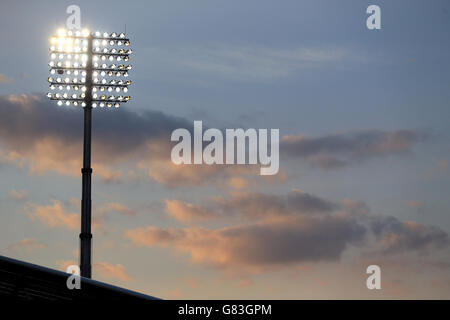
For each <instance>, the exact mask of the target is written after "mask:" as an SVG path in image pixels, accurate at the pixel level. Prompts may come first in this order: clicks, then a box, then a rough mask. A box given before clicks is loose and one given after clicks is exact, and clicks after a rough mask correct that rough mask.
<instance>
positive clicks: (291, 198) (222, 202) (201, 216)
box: [165, 189, 339, 224]
mask: <svg viewBox="0 0 450 320" xmlns="http://www.w3.org/2000/svg"><path fill="white" fill-rule="evenodd" d="M165 202H166V212H167V214H168V215H169V216H171V217H173V218H175V219H177V220H179V221H180V222H184V223H188V224H192V223H194V222H201V221H207V220H211V219H213V218H229V217H233V216H239V217H241V218H242V217H244V218H246V219H248V220H261V219H266V218H269V217H270V218H272V219H277V218H280V217H285V216H289V215H301V214H314V213H329V212H332V211H334V210H335V209H337V208H339V204H337V203H334V202H332V201H328V200H325V199H322V198H319V197H317V196H314V195H311V194H309V193H306V192H302V191H300V190H297V189H294V190H293V191H291V192H290V193H288V194H287V195H273V194H264V193H258V192H244V191H241V192H234V193H232V196H231V197H230V198H223V197H214V198H212V199H209V200H207V201H204V202H203V203H202V204H200V205H196V204H192V203H186V202H181V201H178V200H167V199H166V200H165Z"/></svg>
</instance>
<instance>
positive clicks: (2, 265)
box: [0, 256, 158, 301]
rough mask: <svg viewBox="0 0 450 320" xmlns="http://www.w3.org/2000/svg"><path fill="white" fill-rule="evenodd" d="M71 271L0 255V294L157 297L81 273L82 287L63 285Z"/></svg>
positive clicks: (5, 296)
mask: <svg viewBox="0 0 450 320" xmlns="http://www.w3.org/2000/svg"><path fill="white" fill-rule="evenodd" d="M69 276H70V274H68V273H65V272H61V271H57V270H53V269H50V268H46V267H42V266H38V265H35V264H31V263H27V262H23V261H19V260H15V259H11V258H8V257H4V256H0V298H2V299H8V300H10V299H11V300H19V301H27V300H30V301H43V300H47V301H97V300H106V301H123V300H127V301H144V300H158V298H155V297H152V296H148V295H145V294H141V293H138V292H135V291H131V290H128V289H123V288H119V287H116V286H113V285H110V284H107V283H103V282H99V281H95V280H92V279H87V278H83V277H81V289H79V290H78V289H72V290H69V289H68V288H67V286H66V281H67V278H68V277H69Z"/></svg>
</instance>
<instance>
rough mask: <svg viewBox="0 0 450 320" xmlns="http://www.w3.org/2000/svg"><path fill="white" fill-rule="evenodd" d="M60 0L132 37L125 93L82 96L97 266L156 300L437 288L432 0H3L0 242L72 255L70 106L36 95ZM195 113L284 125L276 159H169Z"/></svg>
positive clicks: (441, 134) (24, 254) (439, 192)
mask: <svg viewBox="0 0 450 320" xmlns="http://www.w3.org/2000/svg"><path fill="white" fill-rule="evenodd" d="M72 4H76V5H78V6H80V8H81V25H82V27H83V28H89V29H90V30H92V31H95V30H100V31H102V32H103V31H108V32H113V31H115V32H124V31H125V30H126V33H127V36H128V37H129V38H130V40H131V48H132V49H133V54H132V56H131V59H130V62H131V64H132V65H133V69H132V70H131V72H130V79H131V80H132V81H133V84H132V85H131V87H130V90H129V93H130V96H131V101H130V102H128V103H127V104H125V105H123V106H122V107H121V108H119V109H114V110H110V109H105V110H103V109H98V108H97V109H95V110H94V112H93V146H92V157H93V165H92V167H93V172H94V173H93V194H92V199H93V209H92V212H93V234H94V238H93V278H94V279H97V280H101V281H105V282H108V283H112V284H115V285H118V286H122V287H126V288H129V289H132V290H137V291H139V292H142V293H146V294H150V295H152V296H156V297H161V298H167V299H197V298H201V299H229V298H236V299H251V298H253V299H352V298H359V299H412V298H420V299H429V298H434V299H443V298H445V299H449V298H450V272H449V271H450V255H449V253H450V248H449V244H450V240H449V232H450V200H449V197H448V194H449V190H450V172H449V159H450V144H449V142H450V128H449V126H448V123H449V119H450V110H449V108H448V106H449V102H450V90H449V89H450V62H449V60H448V57H449V54H450V42H449V40H448V39H449V36H448V34H449V30H450V2H448V1H443V0H442V1H439V0H436V1H432V2H429V1H406V0H398V1H380V0H373V1H362V0H361V1H357V0H342V1H323V0H318V1H317V0H316V1H313V0H307V1H288V0H286V1H282V2H280V1H273V0H271V1H265V0H262V1H261V0H260V1H234V0H233V1H226V2H225V1H206V0H204V1H200V0H194V1H189V2H187V1H128V2H123V1H95V2H93V1H57V2H56V1H54V2H51V1H35V2H26V1H21V0H19V1H17V0H16V1H8V0H5V1H2V2H1V3H0V24H1V28H0V39H1V40H2V43H3V46H2V50H1V51H0V59H1V61H3V62H2V64H1V69H0V177H1V179H0V254H1V255H4V256H8V257H12V258H16V259H20V260H24V261H28V262H32V263H35V264H39V265H44V266H47V267H50V268H54V269H59V270H65V268H66V267H67V265H70V264H77V261H78V255H79V252H78V246H79V244H78V233H79V228H80V199H81V174H80V168H81V166H82V163H81V162H82V161H81V160H82V119H83V118H82V116H83V114H82V110H80V108H76V107H73V106H72V107H63V108H61V107H58V106H57V105H56V104H55V103H53V102H52V101H49V100H48V99H47V98H46V97H45V94H46V93H47V92H48V90H49V89H48V82H47V77H48V74H49V70H48V61H49V51H48V47H49V37H50V36H52V35H54V34H55V33H56V30H57V29H58V28H60V27H64V25H65V21H66V19H67V16H68V15H67V14H66V8H67V7H68V6H69V5H72ZM371 4H376V5H378V6H380V8H381V30H369V29H367V27H366V19H367V17H368V14H366V9H367V7H368V6H369V5H371ZM194 120H201V121H203V123H204V127H209V128H219V129H222V130H224V129H226V128H244V129H248V128H255V129H259V128H267V129H270V128H276V129H279V130H280V171H279V173H278V174H277V175H275V176H270V177H269V176H260V175H259V167H255V166H251V165H229V166H224V165H212V166H208V165H180V166H176V165H174V164H173V163H172V162H171V159H170V151H171V147H172V146H173V144H172V143H171V141H170V136H171V133H172V131H173V130H175V129H177V128H187V129H188V130H192V128H193V121H194ZM373 264H375V265H378V266H380V268H381V274H382V281H381V286H382V288H381V290H368V289H367V287H366V279H367V277H368V274H366V268H367V267H368V266H369V265H373Z"/></svg>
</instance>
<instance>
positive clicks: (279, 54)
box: [148, 45, 362, 81]
mask: <svg viewBox="0 0 450 320" xmlns="http://www.w3.org/2000/svg"><path fill="white" fill-rule="evenodd" d="M148 56H149V57H150V59H152V61H157V63H155V64H154V65H156V66H164V68H165V69H166V70H169V69H170V70H173V69H175V70H178V71H181V72H197V73H199V74H201V75H206V76H208V75H211V76H212V75H213V76H214V77H215V78H217V77H219V78H222V79H232V80H238V81H267V80H273V79H278V78H283V77H287V76H290V75H293V74H295V73H297V72H298V71H299V70H301V69H304V68H312V67H322V66H328V67H329V66H332V65H333V64H335V63H337V62H342V61H346V60H347V61H353V62H354V61H362V60H361V59H359V58H358V57H357V56H356V55H355V54H352V51H350V50H347V49H344V48H338V47H327V48H319V47H298V48H268V47H262V46H249V45H246V46H232V45H215V46H195V47H172V48H159V47H152V48H150V49H148Z"/></svg>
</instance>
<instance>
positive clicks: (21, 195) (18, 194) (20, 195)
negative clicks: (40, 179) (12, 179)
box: [9, 189, 28, 202]
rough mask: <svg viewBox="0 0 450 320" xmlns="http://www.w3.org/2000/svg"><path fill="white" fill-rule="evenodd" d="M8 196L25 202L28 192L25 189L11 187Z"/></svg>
mask: <svg viewBox="0 0 450 320" xmlns="http://www.w3.org/2000/svg"><path fill="white" fill-rule="evenodd" d="M9 198H10V199H13V200H16V201H19V202H25V201H27V200H28V194H27V192H26V191H25V190H16V189H13V190H11V192H10V193H9Z"/></svg>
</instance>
